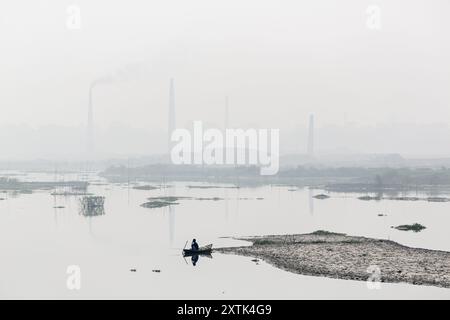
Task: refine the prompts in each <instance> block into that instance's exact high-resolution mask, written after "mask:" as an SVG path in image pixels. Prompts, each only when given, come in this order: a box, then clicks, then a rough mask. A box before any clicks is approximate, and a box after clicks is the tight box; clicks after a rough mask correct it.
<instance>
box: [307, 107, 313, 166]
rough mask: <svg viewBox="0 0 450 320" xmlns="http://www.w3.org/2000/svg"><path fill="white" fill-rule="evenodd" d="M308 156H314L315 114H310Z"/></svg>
mask: <svg viewBox="0 0 450 320" xmlns="http://www.w3.org/2000/svg"><path fill="white" fill-rule="evenodd" d="M308 156H310V157H312V156H314V115H313V114H311V115H309V132H308Z"/></svg>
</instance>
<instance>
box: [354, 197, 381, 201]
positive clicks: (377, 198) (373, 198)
mask: <svg viewBox="0 0 450 320" xmlns="http://www.w3.org/2000/svg"><path fill="white" fill-rule="evenodd" d="M358 199H359V200H365V201H369V200H381V197H378V196H376V197H372V196H362V197H358Z"/></svg>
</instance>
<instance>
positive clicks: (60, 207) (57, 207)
mask: <svg viewBox="0 0 450 320" xmlns="http://www.w3.org/2000/svg"><path fill="white" fill-rule="evenodd" d="M64 208H65V207H64V206H54V207H53V209H64Z"/></svg>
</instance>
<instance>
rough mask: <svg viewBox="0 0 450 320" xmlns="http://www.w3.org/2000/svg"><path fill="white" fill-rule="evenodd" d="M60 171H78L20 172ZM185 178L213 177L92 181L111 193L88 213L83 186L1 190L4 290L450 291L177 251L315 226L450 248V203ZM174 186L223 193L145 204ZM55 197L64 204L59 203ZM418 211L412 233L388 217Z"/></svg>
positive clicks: (211, 294) (88, 293)
mask: <svg viewBox="0 0 450 320" xmlns="http://www.w3.org/2000/svg"><path fill="white" fill-rule="evenodd" d="M63 178H64V179H65V180H70V179H74V178H77V177H76V175H75V176H73V177H70V176H69V175H66V176H64V177H61V176H57V177H56V178H55V177H54V176H52V175H45V174H39V175H37V174H33V175H27V176H21V177H20V179H23V180H27V179H28V180H39V181H42V180H49V181H54V180H55V179H57V180H61V179H63ZM91 179H93V180H99V178H98V177H95V176H92V177H91ZM189 185H195V186H199V185H202V186H207V185H206V184H201V183H198V182H192V183H185V182H183V183H171V184H170V186H168V187H167V188H162V189H157V190H151V191H143V190H136V189H133V188H132V187H130V186H128V185H127V184H123V185H119V184H100V185H92V186H90V187H89V190H88V191H89V192H91V193H93V194H95V195H101V196H105V197H106V200H105V210H104V214H103V215H99V216H92V217H86V216H84V215H83V214H81V213H80V205H79V197H77V196H68V197H67V196H66V197H64V196H57V197H55V196H52V195H51V194H50V193H51V191H37V192H34V193H32V194H19V195H14V194H11V193H7V194H0V197H3V198H5V200H3V201H0V252H1V255H2V259H1V260H2V263H1V264H0V297H1V298H155V299H163V298H172V299H178V298H180V299H182V298H225V299H228V298H230V299H231V298H273V299H277V298H294V299H297V298H298V299H300V298H301V299H303V298H306V299H308V298H324V299H327V298H374V299H385V298H430V299H431V298H450V290H448V289H441V288H434V287H426V286H412V285H406V284H385V283H383V284H382V285H381V289H380V290H369V289H368V288H367V285H366V283H365V282H357V281H346V280H335V279H328V278H319V277H309V276H301V275H296V274H292V273H289V272H286V271H283V270H279V269H276V268H274V267H272V266H270V265H268V264H266V263H264V262H259V263H255V262H252V261H251V260H252V259H251V258H250V257H239V256H232V255H222V254H218V253H213V258H212V259H210V258H207V257H200V259H199V261H198V262H197V265H196V266H193V265H192V261H191V260H190V259H189V258H186V259H184V258H183V257H182V255H181V249H182V248H183V247H184V245H185V243H186V241H187V240H191V239H192V238H194V237H195V238H197V239H198V240H199V242H200V244H207V243H214V245H215V246H216V247H218V246H233V245H243V244H247V243H246V242H241V241H236V240H232V239H229V238H226V237H230V236H251V235H267V234H292V233H307V232H312V231H315V230H319V229H323V230H329V231H335V232H343V233H347V234H349V235H361V236H368V237H373V238H382V239H390V240H394V241H396V242H399V243H402V244H405V245H408V246H412V247H421V248H429V249H438V250H446V251H450V233H449V232H448V226H449V225H450V203H445V202H444V203H431V202H426V201H415V202H410V201H394V200H382V201H362V200H358V199H357V197H358V196H360V195H357V194H340V193H332V194H330V195H331V198H330V199H326V200H317V199H313V198H312V196H313V195H315V194H318V193H320V191H319V190H314V191H312V190H309V189H300V190H296V191H292V189H291V188H289V187H284V186H263V187H258V188H239V189H233V188H210V189H205V188H201V189H200V188H189V187H188V186H189ZM167 195H174V196H186V197H194V198H212V197H219V198H221V200H217V201H213V200H179V201H178V202H179V204H178V205H174V206H171V207H165V208H157V209H147V208H143V207H141V206H140V205H141V204H142V203H144V202H146V199H147V198H148V197H152V196H167ZM414 195H415V194H414ZM423 196H426V195H423ZM261 198H262V199H261ZM58 206H63V207H64V208H59V209H55V208H54V207H58ZM378 214H385V215H386V216H383V217H380V216H378ZM415 222H417V223H421V224H423V225H425V226H426V227H427V229H425V230H424V231H422V232H419V233H414V232H404V231H398V230H395V229H392V228H391V226H396V225H399V224H410V223H415ZM69 265H77V266H79V267H80V268H81V269H80V270H81V289H80V290H69V289H68V288H67V285H66V281H67V278H68V274H67V273H66V270H67V267H68V266H69ZM130 269H136V272H131V271H130ZM155 271H160V272H155Z"/></svg>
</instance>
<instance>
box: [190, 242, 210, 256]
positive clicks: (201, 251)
mask: <svg viewBox="0 0 450 320" xmlns="http://www.w3.org/2000/svg"><path fill="white" fill-rule="evenodd" d="M212 246H213V245H212V244H208V245H207V246H203V247H200V248H198V250H192V249H183V254H184V255H185V256H187V255H189V256H192V255H194V254H203V255H210V254H211V251H212Z"/></svg>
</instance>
